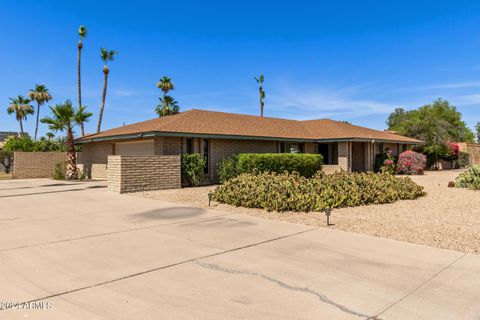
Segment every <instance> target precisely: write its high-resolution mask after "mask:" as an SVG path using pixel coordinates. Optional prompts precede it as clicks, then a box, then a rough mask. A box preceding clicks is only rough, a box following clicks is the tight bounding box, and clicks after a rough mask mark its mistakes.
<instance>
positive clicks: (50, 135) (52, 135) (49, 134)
mask: <svg viewBox="0 0 480 320" xmlns="http://www.w3.org/2000/svg"><path fill="white" fill-rule="evenodd" d="M45 135H46V136H47V139H48V141H50V140H52V139H53V137H55V133H53V132H47V133H45Z"/></svg>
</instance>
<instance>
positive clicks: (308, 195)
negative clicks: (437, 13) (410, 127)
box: [213, 172, 425, 212]
mask: <svg viewBox="0 0 480 320" xmlns="http://www.w3.org/2000/svg"><path fill="white" fill-rule="evenodd" d="M424 195H425V192H424V191H423V187H421V186H419V185H417V184H416V183H415V182H413V180H411V179H410V178H408V177H405V178H399V177H394V176H391V175H389V174H385V173H371V172H369V173H347V172H337V173H334V174H330V175H325V174H323V173H321V172H318V173H317V174H315V175H314V176H313V177H311V178H306V177H302V176H300V175H299V174H298V173H275V172H272V173H270V172H264V173H260V174H251V173H244V174H241V175H239V176H237V177H235V178H232V179H230V180H229V181H227V182H225V183H224V184H223V185H221V186H218V187H217V188H216V189H215V191H214V193H213V199H215V200H216V201H219V202H223V203H227V204H231V205H234V206H242V207H249V208H262V209H266V210H269V211H271V210H276V211H305V212H308V211H321V210H323V209H325V208H341V207H354V206H361V205H368V204H382V203H390V202H394V201H397V200H400V199H416V198H418V197H421V196H424Z"/></svg>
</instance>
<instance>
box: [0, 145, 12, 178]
mask: <svg viewBox="0 0 480 320" xmlns="http://www.w3.org/2000/svg"><path fill="white" fill-rule="evenodd" d="M0 164H1V165H2V166H3V167H4V168H5V173H10V168H11V167H12V164H13V153H12V152H10V151H5V150H0Z"/></svg>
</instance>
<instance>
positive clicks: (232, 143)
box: [208, 139, 278, 181]
mask: <svg viewBox="0 0 480 320" xmlns="http://www.w3.org/2000/svg"><path fill="white" fill-rule="evenodd" d="M209 141H210V155H209V157H210V161H209V167H208V173H209V176H210V179H211V180H212V181H216V180H217V179H218V176H217V166H218V162H219V161H221V160H223V159H225V158H228V157H230V156H232V155H235V154H239V153H276V152H277V150H278V146H277V142H276V141H262V140H227V139H209Z"/></svg>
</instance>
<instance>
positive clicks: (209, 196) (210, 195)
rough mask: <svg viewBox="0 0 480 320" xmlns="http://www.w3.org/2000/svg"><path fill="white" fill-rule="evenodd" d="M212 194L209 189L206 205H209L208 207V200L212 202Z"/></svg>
mask: <svg viewBox="0 0 480 320" xmlns="http://www.w3.org/2000/svg"><path fill="white" fill-rule="evenodd" d="M212 195H213V193H212V191H209V192H208V206H209V207H210V202H212Z"/></svg>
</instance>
